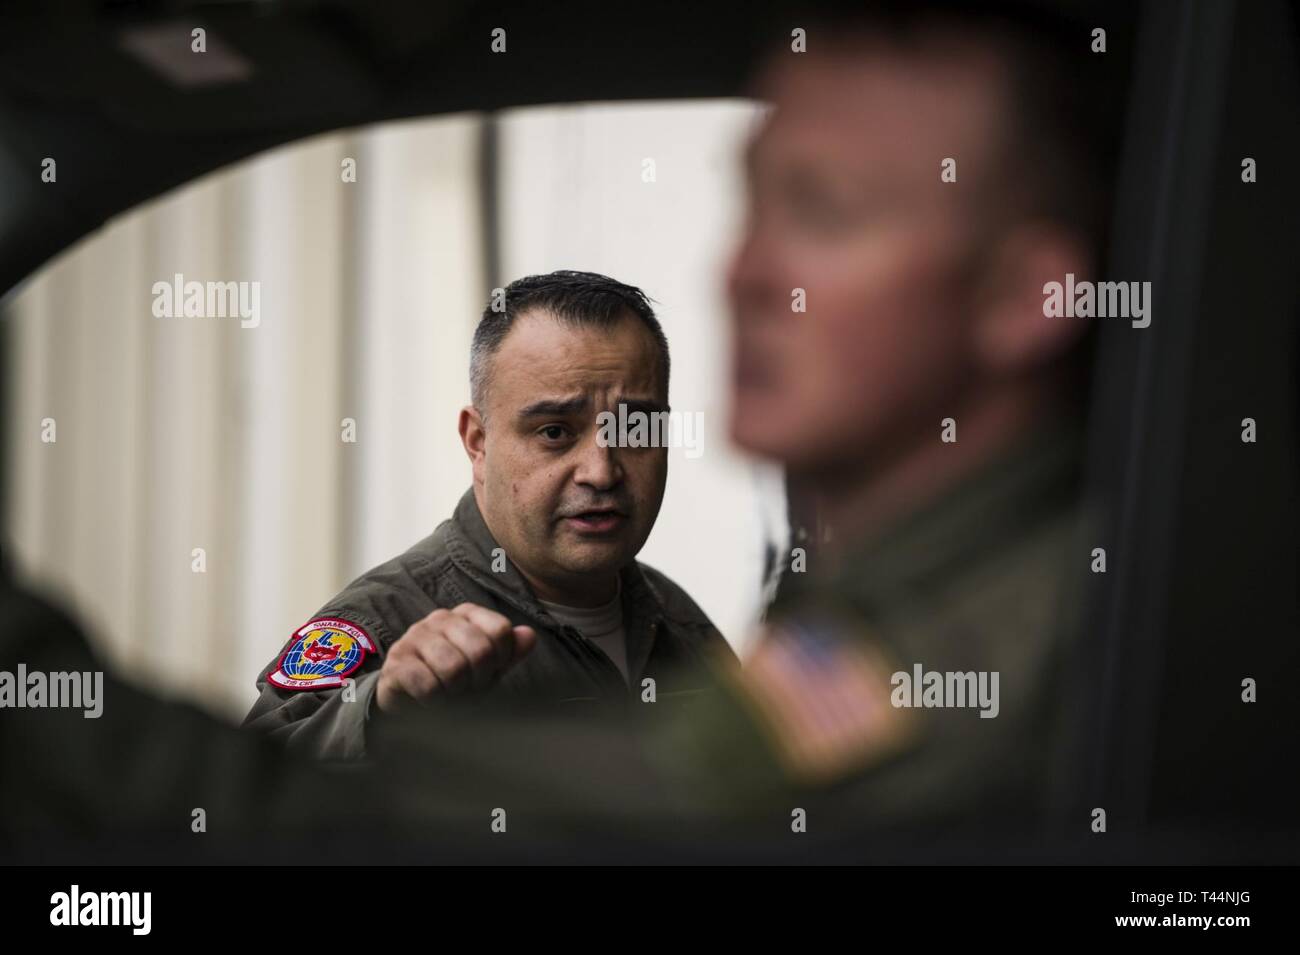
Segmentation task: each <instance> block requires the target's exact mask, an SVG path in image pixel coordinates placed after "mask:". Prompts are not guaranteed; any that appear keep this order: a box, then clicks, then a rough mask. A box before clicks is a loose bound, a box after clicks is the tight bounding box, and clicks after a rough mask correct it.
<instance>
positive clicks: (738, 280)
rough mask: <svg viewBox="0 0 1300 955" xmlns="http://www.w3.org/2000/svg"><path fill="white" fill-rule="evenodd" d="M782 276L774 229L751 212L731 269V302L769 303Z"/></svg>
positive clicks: (728, 289) (760, 304) (729, 277)
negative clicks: (776, 251)
mask: <svg viewBox="0 0 1300 955" xmlns="http://www.w3.org/2000/svg"><path fill="white" fill-rule="evenodd" d="M778 280H779V261H778V259H777V256H776V254H775V243H774V241H773V236H772V229H771V227H770V226H769V225H767V224H766V223H765V222H763V221H761V220H758V219H756V218H754V217H753V216H752V215H751V220H750V222H749V224H748V225H747V226H746V228H745V233H744V236H743V237H742V239H741V241H740V245H739V246H737V248H736V251H735V253H734V254H733V255H732V258H731V263H730V265H729V266H728V269H727V292H728V295H729V296H730V298H731V304H732V305H733V306H735V307H739V306H743V305H748V306H762V305H764V304H767V303H768V300H769V299H770V298H771V296H772V295H773V290H774V289H776V288H777V285H778Z"/></svg>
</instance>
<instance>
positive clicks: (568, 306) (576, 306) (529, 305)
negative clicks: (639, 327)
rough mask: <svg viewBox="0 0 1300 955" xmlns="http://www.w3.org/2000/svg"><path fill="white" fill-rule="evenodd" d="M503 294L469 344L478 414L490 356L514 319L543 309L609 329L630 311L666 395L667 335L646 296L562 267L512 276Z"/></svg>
mask: <svg viewBox="0 0 1300 955" xmlns="http://www.w3.org/2000/svg"><path fill="white" fill-rule="evenodd" d="M504 292H505V296H504V302H502V301H501V300H500V299H499V298H498V297H496V296H494V301H492V302H489V303H488V306H487V307H486V308H485V309H483V317H482V318H481V319H479V323H478V327H477V328H476V329H474V343H473V345H471V346H470V353H469V387H470V400H472V401H473V402H474V407H475V408H477V409H478V410H479V413H480V414H483V413H484V412H485V410H486V407H485V402H486V398H487V386H488V378H489V377H490V374H489V367H488V366H489V365H490V364H491V359H492V356H493V355H494V354H496V351H497V349H498V348H500V347H501V342H502V341H504V340H505V337H506V335H507V334H509V332H510V329H511V328H512V327H514V323H515V319H517V318H519V316H521V315H524V314H526V313H529V312H547V313H549V314H550V315H551V316H552V317H554V318H555V319H557V320H558V321H561V322H564V323H567V324H570V325H579V326H587V327H595V328H611V327H613V326H614V325H616V324H618V323H619V322H621V321H623V320H624V319H625V318H626V317H627V315H628V313H631V314H632V315H634V316H636V317H637V318H638V319H639V320H640V321H641V323H642V324H643V325H645V327H646V328H647V329H649V331H650V335H651V337H652V338H653V339H654V340H655V345H656V346H658V350H659V375H660V382H661V383H662V385H663V389H664V394H665V395H667V394H668V339H667V338H666V337H665V336H664V330H663V328H662V327H660V325H659V320H658V319H657V318H655V313H654V309H653V308H651V307H650V299H649V298H647V297H646V294H645V293H644V292H642V291H641V290H640V289H639V288H636V287H635V286H632V285H625V284H623V283H622V282H617V281H615V280H614V279H612V278H610V277H609V276H607V275H598V274H596V273H595V272H573V271H568V270H564V271H559V272H551V273H549V274H547V275H529V276H525V277H524V278H521V279H516V280H515V281H513V282H511V283H510V284H509V285H507V286H506V287H505V289H504ZM493 306H496V308H494V307H493ZM497 309H500V310H499V311H498V310H497Z"/></svg>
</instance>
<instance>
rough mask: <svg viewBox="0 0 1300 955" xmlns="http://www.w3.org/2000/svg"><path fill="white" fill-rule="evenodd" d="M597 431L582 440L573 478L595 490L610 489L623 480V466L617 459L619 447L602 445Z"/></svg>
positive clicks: (576, 481) (577, 452)
mask: <svg viewBox="0 0 1300 955" xmlns="http://www.w3.org/2000/svg"><path fill="white" fill-rule="evenodd" d="M599 434H600V432H599V431H596V432H594V433H593V434H592V435H591V436H590V437H588V438H587V440H586V441H584V442H583V443H582V444H581V445H580V446H579V448H578V449H577V451H576V452H575V453H576V454H578V455H579V457H578V465H577V468H576V469H575V470H574V472H573V480H574V482H575V483H577V484H582V485H585V486H587V487H589V488H591V489H592V490H596V491H610V490H613V489H614V488H616V487H618V486H619V485H620V484H621V483H622V482H623V466H622V464H621V462H620V460H619V449H618V448H616V447H613V446H608V447H602V446H601V444H600V441H599Z"/></svg>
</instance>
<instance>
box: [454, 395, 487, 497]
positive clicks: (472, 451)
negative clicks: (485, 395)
mask: <svg viewBox="0 0 1300 955" xmlns="http://www.w3.org/2000/svg"><path fill="white" fill-rule="evenodd" d="M458 430H459V431H460V443H461V444H463V445H464V446H465V453H466V454H468V455H469V460H470V464H471V465H472V466H473V468H474V483H475V484H481V483H483V456H484V454H485V451H486V447H487V431H486V430H485V429H484V427H483V418H482V416H480V415H479V413H478V409H477V408H475V407H474V406H473V405H466V406H465V407H464V408H461V409H460V421H459V422H458Z"/></svg>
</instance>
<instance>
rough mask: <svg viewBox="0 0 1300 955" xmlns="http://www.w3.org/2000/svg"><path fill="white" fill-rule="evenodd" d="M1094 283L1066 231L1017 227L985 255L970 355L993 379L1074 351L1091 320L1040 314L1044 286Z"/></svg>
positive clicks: (1086, 258)
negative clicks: (1070, 280) (1067, 281)
mask: <svg viewBox="0 0 1300 955" xmlns="http://www.w3.org/2000/svg"><path fill="white" fill-rule="evenodd" d="M1067 273H1073V274H1074V279H1075V282H1076V283H1077V282H1082V281H1084V280H1089V281H1091V280H1093V279H1094V278H1095V276H1094V275H1093V262H1092V257H1091V256H1090V255H1089V254H1088V253H1087V251H1086V249H1085V247H1084V245H1083V243H1082V242H1081V241H1080V240H1079V238H1078V237H1077V236H1075V235H1074V234H1073V233H1071V232H1070V231H1068V230H1066V229H1063V228H1061V227H1059V226H1054V225H1050V224H1032V225H1025V226H1021V227H1018V228H1016V229H1015V230H1014V231H1013V232H1011V233H1010V234H1009V235H1008V236H1007V237H1006V238H1005V239H1004V240H1003V241H1002V242H1000V243H999V244H998V245H997V246H996V247H995V249H994V250H993V252H992V254H991V255H990V257H989V259H988V262H987V266H986V268H985V271H984V277H983V279H982V280H981V282H980V284H979V288H978V290H977V292H976V297H975V309H974V311H975V319H976V321H975V326H974V339H973V341H972V353H973V357H974V360H975V363H976V366H977V368H978V369H979V370H980V371H982V372H984V373H985V374H988V375H990V376H993V377H998V376H1003V375H1018V374H1025V373H1029V372H1033V371H1035V370H1037V369H1039V368H1041V367H1044V366H1046V365H1049V364H1051V363H1052V362H1054V361H1055V360H1056V359H1058V358H1060V357H1061V356H1062V355H1064V354H1065V353H1066V352H1067V351H1069V350H1070V348H1071V347H1073V346H1074V345H1075V344H1076V343H1077V342H1078V341H1079V339H1080V338H1082V337H1083V334H1084V332H1086V331H1087V329H1088V322H1089V321H1090V319H1086V318H1069V317H1048V316H1046V315H1044V314H1043V303H1044V302H1045V301H1046V299H1047V294H1046V293H1045V292H1044V291H1043V286H1045V285H1046V284H1047V283H1048V282H1060V283H1064V282H1065V276H1066V274H1067Z"/></svg>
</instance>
